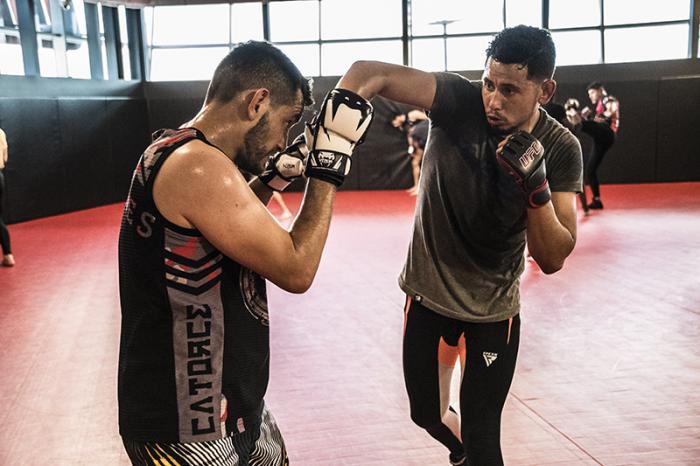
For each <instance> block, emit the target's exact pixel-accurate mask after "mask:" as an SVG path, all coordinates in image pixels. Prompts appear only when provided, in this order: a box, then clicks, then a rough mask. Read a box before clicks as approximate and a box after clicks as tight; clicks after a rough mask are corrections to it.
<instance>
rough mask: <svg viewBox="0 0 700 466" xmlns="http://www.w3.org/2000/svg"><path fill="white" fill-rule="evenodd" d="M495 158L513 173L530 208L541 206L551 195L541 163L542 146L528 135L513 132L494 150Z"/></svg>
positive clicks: (542, 162)
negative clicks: (503, 143) (502, 144)
mask: <svg viewBox="0 0 700 466" xmlns="http://www.w3.org/2000/svg"><path fill="white" fill-rule="evenodd" d="M496 160H498V163H500V164H501V165H502V166H503V167H505V168H506V169H507V170H508V171H509V172H510V174H511V175H513V178H515V181H516V182H517V183H518V184H519V185H520V187H521V188H522V189H523V191H524V192H525V196H526V198H527V203H528V205H529V206H530V207H532V208H533V209H536V208H538V207H542V206H543V205H545V204H546V203H547V202H549V200H550V199H551V198H552V193H551V192H550V191H549V182H548V181H547V172H546V169H545V165H544V147H542V144H540V141H538V140H537V138H535V137H534V136H533V135H532V134H530V133H527V132H525V131H517V132H515V133H513V134H512V135H511V136H510V138H508V141H506V143H505V145H504V146H503V148H502V149H501V150H500V151H497V152H496Z"/></svg>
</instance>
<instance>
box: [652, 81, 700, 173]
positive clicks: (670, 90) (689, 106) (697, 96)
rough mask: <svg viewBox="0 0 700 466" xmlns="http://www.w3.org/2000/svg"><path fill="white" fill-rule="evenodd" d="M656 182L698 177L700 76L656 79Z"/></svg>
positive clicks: (699, 170) (699, 169)
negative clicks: (657, 100) (657, 95)
mask: <svg viewBox="0 0 700 466" xmlns="http://www.w3.org/2000/svg"><path fill="white" fill-rule="evenodd" d="M658 116H659V118H658V128H659V131H658V150H657V154H658V158H657V161H656V181H697V180H700V145H698V141H697V140H698V134H700V77H699V76H696V77H693V78H687V79H673V80H671V79H663V80H661V81H660V82H659V109H658Z"/></svg>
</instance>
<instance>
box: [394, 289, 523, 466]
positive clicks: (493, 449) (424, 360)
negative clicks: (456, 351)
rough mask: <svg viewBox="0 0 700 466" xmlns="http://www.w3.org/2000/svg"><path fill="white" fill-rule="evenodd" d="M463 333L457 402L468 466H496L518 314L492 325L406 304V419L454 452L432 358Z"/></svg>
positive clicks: (517, 334)
mask: <svg viewBox="0 0 700 466" xmlns="http://www.w3.org/2000/svg"><path fill="white" fill-rule="evenodd" d="M462 335H463V336H464V343H465V346H466V363H465V369H464V375H463V377H462V382H461V388H460V395H459V404H460V409H459V411H460V413H461V419H460V430H461V437H462V443H463V449H464V451H465V452H466V454H467V459H468V461H469V463H468V464H470V465H478V466H490V465H502V464H503V457H502V455H501V444H500V443H501V442H500V435H501V412H502V411H503V405H504V403H505V401H506V396H507V395H508V390H509V389H510V384H511V381H512V380H513V373H514V372H515V361H516V358H517V354H518V343H519V340H520V317H519V316H518V315H516V316H515V317H513V318H512V319H508V320H505V321H501V322H494V323H470V322H463V321H460V320H455V319H450V318H448V317H444V316H442V315H439V314H436V313H435V312H433V311H431V310H429V309H427V308H426V307H424V306H422V305H421V304H420V303H418V302H416V301H412V302H410V303H409V304H408V309H407V312H406V327H405V333H404V340H403V365H404V378H405V381H406V389H407V391H408V398H409V402H410V408H411V418H412V419H413V421H414V422H415V423H416V424H418V425H419V426H420V427H423V428H424V429H426V430H427V431H428V432H429V433H430V434H431V435H432V436H433V437H434V438H436V439H437V440H438V441H440V442H441V443H443V444H444V445H445V446H446V447H447V448H448V449H450V451H451V452H452V453H453V454H454V453H455V449H454V443H455V442H459V440H458V439H456V438H455V437H454V435H452V434H451V432H450V430H449V429H448V428H447V426H445V425H444V424H443V422H442V414H443V413H442V412H441V411H442V409H441V406H440V394H441V390H443V391H444V390H445V389H448V388H447V387H441V386H440V383H439V380H438V371H439V369H438V357H439V352H440V351H441V346H443V345H445V344H446V345H449V346H452V347H456V346H457V345H458V343H459V340H460V338H461V337H462Z"/></svg>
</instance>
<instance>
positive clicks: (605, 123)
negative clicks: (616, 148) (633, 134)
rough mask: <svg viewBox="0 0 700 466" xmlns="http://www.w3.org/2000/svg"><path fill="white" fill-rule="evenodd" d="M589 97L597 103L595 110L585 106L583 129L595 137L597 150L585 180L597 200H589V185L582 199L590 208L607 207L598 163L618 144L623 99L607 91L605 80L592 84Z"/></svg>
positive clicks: (587, 167) (585, 172)
mask: <svg viewBox="0 0 700 466" xmlns="http://www.w3.org/2000/svg"><path fill="white" fill-rule="evenodd" d="M588 97H589V98H590V99H591V103H592V104H593V105H595V110H591V109H590V108H588V107H586V108H584V109H583V110H581V118H582V122H581V131H583V132H584V133H586V134H588V135H589V136H591V138H593V151H592V153H591V155H590V157H589V159H588V163H586V168H585V171H584V179H585V184H587V185H589V186H590V187H591V193H592V194H593V201H592V202H591V203H590V204H587V200H586V188H585V186H584V189H583V191H582V192H581V203H582V204H583V206H584V211H586V212H587V211H588V209H602V208H603V202H602V201H601V199H600V183H599V182H598V167H600V164H601V162H602V161H603V157H605V154H606V153H607V152H608V150H610V148H611V147H612V146H613V144H615V136H616V134H617V130H618V129H619V127H620V102H619V101H618V100H617V98H615V97H613V96H612V95H609V94H608V93H607V91H606V90H605V87H604V86H603V84H601V83H600V82H598V81H595V82H592V83H591V84H589V85H588Z"/></svg>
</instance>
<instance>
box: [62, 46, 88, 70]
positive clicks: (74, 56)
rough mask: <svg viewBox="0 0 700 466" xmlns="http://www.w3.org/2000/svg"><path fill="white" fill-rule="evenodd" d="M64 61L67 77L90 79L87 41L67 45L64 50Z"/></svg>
mask: <svg viewBox="0 0 700 466" xmlns="http://www.w3.org/2000/svg"><path fill="white" fill-rule="evenodd" d="M66 60H67V62H68V63H67V66H68V76H69V77H71V78H81V79H90V54H89V52H88V44H87V41H76V42H72V43H69V47H68V48H67V50H66Z"/></svg>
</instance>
